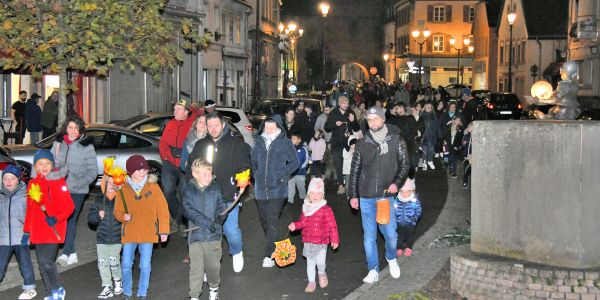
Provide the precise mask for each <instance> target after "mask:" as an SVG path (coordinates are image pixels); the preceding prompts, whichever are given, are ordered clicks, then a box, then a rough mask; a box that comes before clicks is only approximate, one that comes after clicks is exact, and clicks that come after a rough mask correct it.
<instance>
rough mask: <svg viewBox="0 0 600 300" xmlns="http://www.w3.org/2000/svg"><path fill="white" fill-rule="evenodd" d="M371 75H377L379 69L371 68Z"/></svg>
mask: <svg viewBox="0 0 600 300" xmlns="http://www.w3.org/2000/svg"><path fill="white" fill-rule="evenodd" d="M369 73H371V75H375V74H377V68H375V67H371V68H370V69H369Z"/></svg>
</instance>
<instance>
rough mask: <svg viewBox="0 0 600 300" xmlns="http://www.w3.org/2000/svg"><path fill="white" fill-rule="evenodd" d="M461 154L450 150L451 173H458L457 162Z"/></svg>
mask: <svg viewBox="0 0 600 300" xmlns="http://www.w3.org/2000/svg"><path fill="white" fill-rule="evenodd" d="M459 158H460V156H458V155H457V154H454V153H452V152H450V153H449V154H448V164H449V165H450V174H456V164H457V163H458V159H459Z"/></svg>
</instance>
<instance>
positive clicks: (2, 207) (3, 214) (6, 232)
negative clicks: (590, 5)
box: [0, 182, 27, 246]
mask: <svg viewBox="0 0 600 300" xmlns="http://www.w3.org/2000/svg"><path fill="white" fill-rule="evenodd" d="M26 191H27V185H26V184H25V183H23V182H20V183H19V185H18V186H17V188H16V189H15V190H14V191H12V192H10V191H7V190H5V189H4V188H3V189H2V190H1V191H0V246H16V245H20V244H21V237H23V225H24V223H25V211H26V209H27V197H26V193H27V192H26Z"/></svg>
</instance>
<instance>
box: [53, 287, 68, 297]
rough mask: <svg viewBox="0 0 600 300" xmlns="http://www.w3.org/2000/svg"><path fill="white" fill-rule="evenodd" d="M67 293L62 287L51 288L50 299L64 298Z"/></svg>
mask: <svg viewBox="0 0 600 300" xmlns="http://www.w3.org/2000/svg"><path fill="white" fill-rule="evenodd" d="M66 295H67V291H65V289H64V288H62V287H61V288H58V289H56V290H52V299H53V300H65V296H66Z"/></svg>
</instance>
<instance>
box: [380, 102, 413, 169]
mask: <svg viewBox="0 0 600 300" xmlns="http://www.w3.org/2000/svg"><path fill="white" fill-rule="evenodd" d="M385 123H386V124H392V125H395V126H396V127H398V129H400V135H401V136H402V138H403V139H404V142H405V143H406V148H407V149H408V153H407V157H408V162H409V164H410V167H411V169H410V171H409V177H410V178H414V175H415V172H414V168H416V167H417V160H416V159H415V157H414V156H415V150H416V145H415V139H416V138H417V121H416V120H415V118H414V117H413V116H411V115H406V104H404V103H402V102H400V103H396V104H394V106H393V107H392V110H391V111H390V118H388V119H386V121H385Z"/></svg>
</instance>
